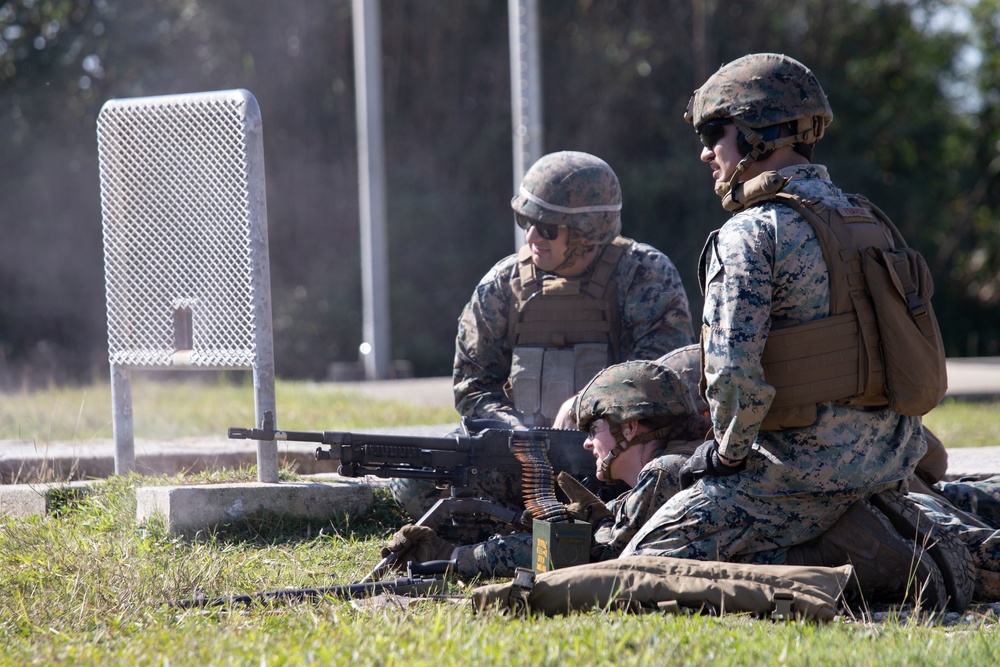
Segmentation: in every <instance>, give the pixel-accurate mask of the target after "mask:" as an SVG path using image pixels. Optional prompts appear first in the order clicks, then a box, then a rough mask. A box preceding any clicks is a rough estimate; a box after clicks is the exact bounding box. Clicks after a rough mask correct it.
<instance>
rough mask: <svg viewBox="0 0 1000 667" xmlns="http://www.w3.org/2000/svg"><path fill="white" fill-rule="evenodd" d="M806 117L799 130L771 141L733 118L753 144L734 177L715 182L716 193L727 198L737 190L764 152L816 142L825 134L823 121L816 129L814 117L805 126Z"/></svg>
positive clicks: (737, 127) (734, 122)
mask: <svg viewBox="0 0 1000 667" xmlns="http://www.w3.org/2000/svg"><path fill="white" fill-rule="evenodd" d="M805 120H806V119H800V122H799V127H798V128H797V129H798V130H799V132H798V133H797V134H794V135H792V136H789V137H779V138H777V139H773V140H771V141H765V140H764V137H762V136H761V135H760V133H759V132H757V130H754V129H753V128H751V127H747V126H746V125H744V124H743V123H741V122H739V121H737V120H735V119H733V125H735V126H736V129H737V130H739V131H740V132H742V133H743V138H744V140H745V141H746V142H747V143H748V144H750V146H752V149H751V150H750V152H749V153H748V154H747V155H745V156H744V157H743V159H742V160H740V162H739V164H737V165H736V171H734V172H733V175H732V177H731V178H730V179H729V182H728V183H716V184H715V194H716V195H718V196H719V197H720V198H725V196H726V195H728V194H729V193H731V192H736V186H737V185H739V182H740V177H741V176H742V175H743V174H744V172H746V170H747V169H748V168H749V167H750V165H751V164H753V163H754V162H756V161H757V158H759V157H760V156H761V155H763V154H764V153H767V152H770V151H773V150H776V149H778V148H781V147H782V146H790V145H794V144H797V143H800V142H804V143H815V142H816V141H817V140H818V139H819V137H822V136H823V131H822V123H820V124H819V130H818V131H817V129H816V123H814V122H813V119H808V126H807V127H805V128H803V123H802V121H805Z"/></svg>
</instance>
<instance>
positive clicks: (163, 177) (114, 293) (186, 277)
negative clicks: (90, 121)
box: [97, 90, 270, 368]
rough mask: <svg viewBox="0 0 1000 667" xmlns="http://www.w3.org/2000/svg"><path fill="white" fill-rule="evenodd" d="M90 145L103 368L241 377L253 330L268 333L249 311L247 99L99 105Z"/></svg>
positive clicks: (256, 194)
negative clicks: (102, 295) (102, 291)
mask: <svg viewBox="0 0 1000 667" xmlns="http://www.w3.org/2000/svg"><path fill="white" fill-rule="evenodd" d="M97 139H98V151H99V158H100V175H101V208H102V216H103V227H104V261H105V280H106V292H107V308H108V354H109V358H110V359H109V360H110V362H111V363H112V364H113V365H116V364H117V365H121V366H128V367H135V368H144V367H146V368H156V367H167V366H182V367H224V368H225V367H229V368H250V367H253V366H254V364H255V361H256V358H255V354H256V346H255V329H256V328H257V327H259V326H262V325H263V326H265V327H266V329H267V330H268V331H269V330H270V322H266V323H261V322H258V321H257V319H259V318H260V317H261V315H260V313H267V315H266V316H267V317H270V303H266V304H263V306H265V307H264V308H261V305H262V304H260V303H257V304H255V302H254V300H255V299H258V298H260V296H261V294H260V292H261V290H260V289H259V288H260V287H261V285H258V284H255V282H256V281H259V280H260V276H261V271H260V269H259V266H260V264H261V263H263V265H264V266H265V267H266V262H267V236H266V213H265V211H264V210H263V205H262V202H263V201H264V190H263V189H264V178H263V155H262V147H261V142H260V111H259V107H258V106H257V102H256V100H255V99H254V98H253V96H252V95H251V94H250V93H249V92H247V91H245V90H232V91H219V92H212V93H194V94H188V95H165V96H159V97H145V98H132V99H123V100H111V101H109V102H107V103H106V104H105V105H104V107H103V109H102V110H101V114H100V116H99V118H98V121H97ZM255 267H257V268H256V269H255ZM264 275H265V278H266V268H265V273H264ZM263 287H264V288H265V289H264V291H263V294H264V295H265V296H266V298H267V299H268V300H269V287H268V286H266V285H265V286H263ZM255 306H256V307H255Z"/></svg>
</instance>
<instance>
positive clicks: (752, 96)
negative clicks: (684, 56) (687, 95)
mask: <svg viewBox="0 0 1000 667" xmlns="http://www.w3.org/2000/svg"><path fill="white" fill-rule="evenodd" d="M716 119H729V120H732V121H733V123H734V124H735V125H736V127H737V128H738V129H739V131H740V132H741V133H742V134H743V135H744V138H745V140H746V142H747V144H749V148H750V152H749V153H748V154H747V155H746V156H745V157H744V158H743V160H741V161H740V164H739V165H738V166H737V169H736V173H735V174H734V175H733V178H732V180H731V181H730V184H729V186H730V188H729V189H730V190H731V189H732V188H734V187H735V186H736V183H738V182H739V176H740V175H741V174H742V173H743V172H744V171H745V170H746V169H747V167H749V166H750V164H751V163H752V162H753V161H754V160H756V159H757V158H758V157H760V156H761V155H763V154H764V153H767V152H769V151H772V150H774V149H775V148H779V147H781V146H787V145H790V144H800V143H801V144H807V145H812V144H815V143H816V142H817V141H819V140H820V139H821V138H823V134H824V132H825V131H826V127H827V126H828V125H829V124H830V123H831V122H832V121H833V111H831V110H830V103H829V102H828V101H827V98H826V93H824V92H823V88H822V86H820V84H819V80H818V79H817V78H816V75H814V74H813V73H812V71H811V70H810V69H809V68H808V67H806V66H805V65H803V64H802V63H800V62H799V61H797V60H795V59H794V58H790V57H788V56H786V55H782V54H778V53H753V54H750V55H746V56H743V57H742V58H738V59H737V60H734V61H733V62H731V63H727V64H726V65H723V66H722V67H721V68H720V69H719V71H717V72H716V73H715V74H713V75H712V76H711V77H709V79H708V81H706V82H705V83H704V84H703V85H702V86H701V88H699V89H698V90H696V91H694V95H692V97H691V100H690V101H689V102H688V106H687V110H686V111H685V112H684V120H686V121H687V122H689V123H691V124H692V125H694V128H695V130H698V129H699V128H701V126H702V125H704V124H705V123H707V122H708V121H710V120H716ZM785 124H793V125H792V134H790V135H789V136H784V137H779V136H778V135H777V128H778V127H780V126H782V125H785ZM771 128H774V131H773V132H772V131H769V130H771ZM726 192H728V190H727V191H726ZM726 192H720V193H717V194H719V195H720V196H723V195H725V194H726Z"/></svg>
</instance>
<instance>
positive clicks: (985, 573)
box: [909, 476, 1000, 602]
mask: <svg viewBox="0 0 1000 667" xmlns="http://www.w3.org/2000/svg"><path fill="white" fill-rule="evenodd" d="M948 492H951V495H952V496H955V497H956V499H957V500H958V501H959V502H965V501H968V500H970V499H973V502H972V503H969V504H966V505H965V506H962V505H960V504H953V503H952V502H949V495H948ZM998 492H1000V476H996V477H991V478H989V479H986V480H981V481H974V482H942V483H939V484H937V485H935V486H934V487H933V490H932V491H931V492H930V493H917V492H914V491H910V493H909V497H910V498H911V499H913V500H914V501H916V502H917V504H919V505H920V507H921V508H922V509H923V510H924V511H925V513H926V514H927V516H928V517H929V518H930V519H931V520H932V521H934V523H936V524H938V525H940V526H943V527H944V528H945V529H946V530H947V531H949V532H951V533H952V534H954V535H955V536H956V537H958V539H959V540H961V541H962V543H963V544H965V546H966V548H967V549H968V550H969V553H970V555H971V556H972V562H973V564H974V565H975V567H976V585H975V593H974V599H976V600H979V601H982V602H996V601H1000V529H998V526H997V524H996V520H997V518H998V517H997V516H996V514H993V515H992V516H990V513H989V512H987V514H986V516H984V515H981V514H979V515H977V514H976V512H975V510H976V509H978V505H979V503H978V502H976V501H977V500H979V499H981V498H991V500H990V502H992V503H996V496H997V494H998ZM991 494H992V495H991ZM991 520H992V521H991Z"/></svg>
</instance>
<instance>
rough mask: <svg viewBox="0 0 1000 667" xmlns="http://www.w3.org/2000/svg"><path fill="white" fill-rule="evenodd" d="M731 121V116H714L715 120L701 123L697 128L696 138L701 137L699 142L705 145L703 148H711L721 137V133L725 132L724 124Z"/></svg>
mask: <svg viewBox="0 0 1000 667" xmlns="http://www.w3.org/2000/svg"><path fill="white" fill-rule="evenodd" d="M732 122H733V120H732V119H731V118H716V119H715V120H710V121H706V122H704V123H702V124H701V127H699V128H698V130H697V132H698V138H699V139H701V143H702V144H704V145H705V148H707V149H708V150H712V149H713V148H714V147H715V145H716V144H717V143H719V140H720V139H722V135H723V134H725V132H726V125H729V124H731V123H732Z"/></svg>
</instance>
